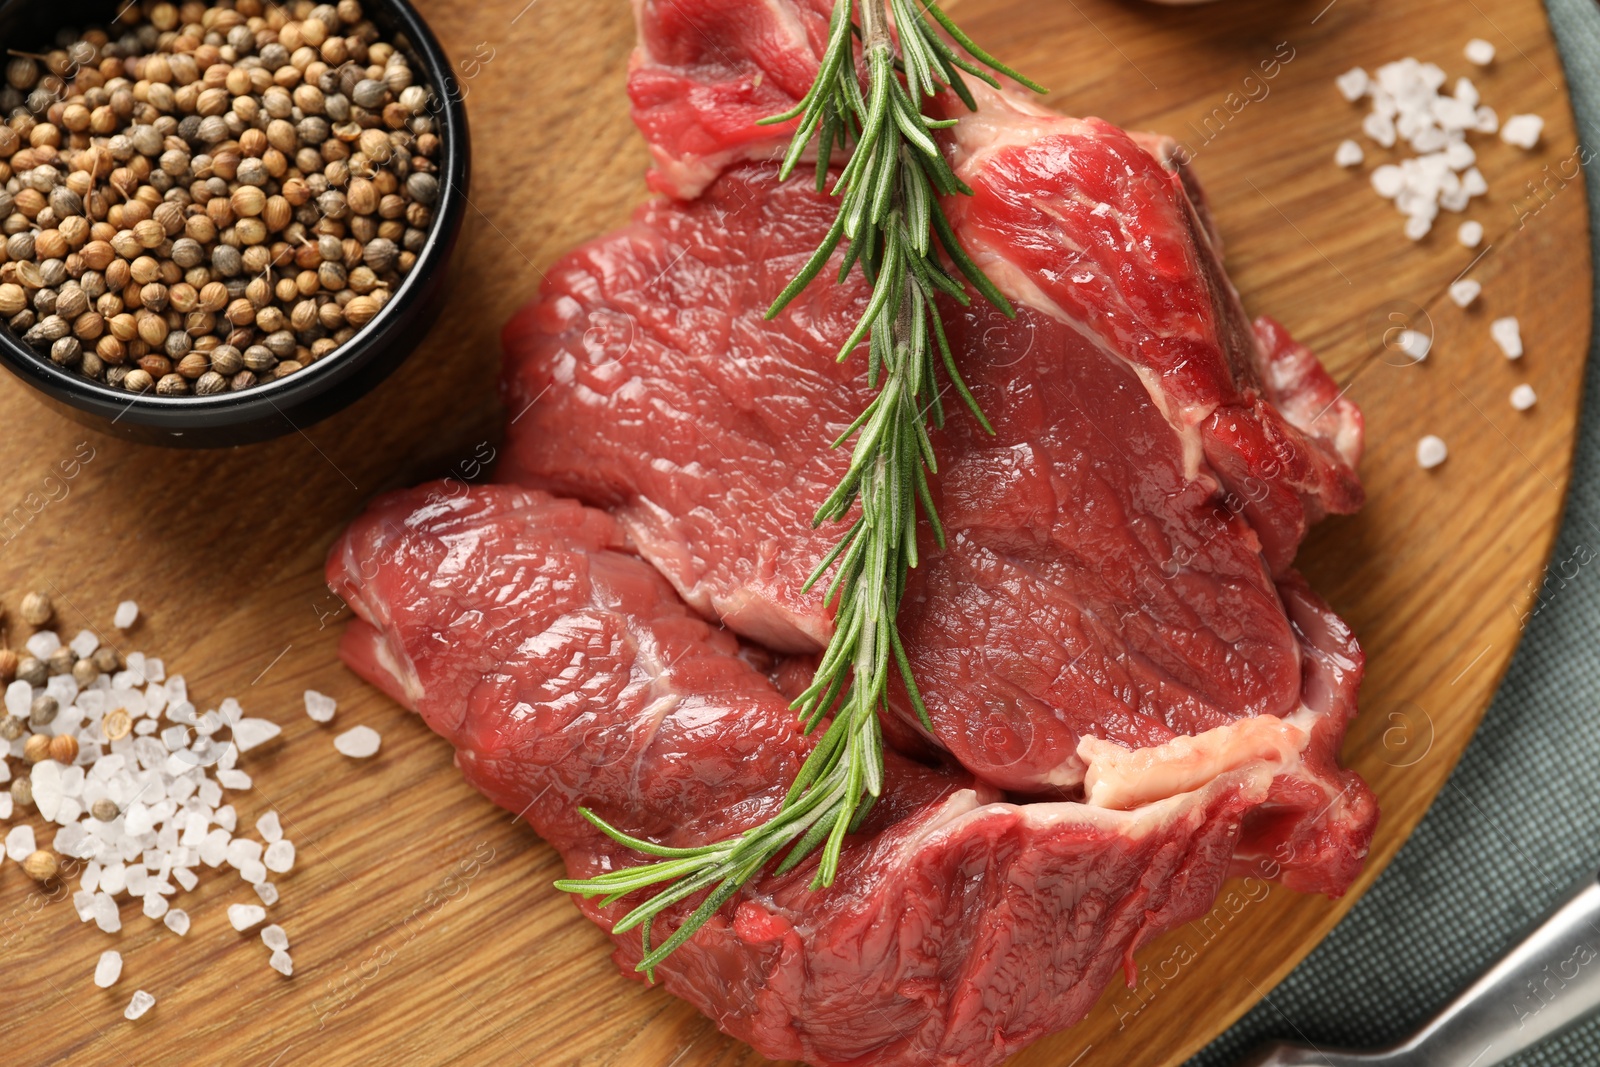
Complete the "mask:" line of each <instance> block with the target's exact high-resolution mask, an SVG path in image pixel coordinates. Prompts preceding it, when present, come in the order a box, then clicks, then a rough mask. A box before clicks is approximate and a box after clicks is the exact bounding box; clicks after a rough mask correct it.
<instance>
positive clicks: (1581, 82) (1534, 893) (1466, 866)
mask: <svg viewBox="0 0 1600 1067" xmlns="http://www.w3.org/2000/svg"><path fill="white" fill-rule="evenodd" d="M1547 5H1548V7H1549V10H1550V17H1551V21H1552V23H1553V25H1554V27H1555V31H1556V37H1557V40H1558V42H1559V44H1560V47H1561V54H1562V59H1563V60H1564V62H1565V65H1566V73H1567V79H1568V81H1569V82H1570V84H1571V88H1572V96H1573V106H1574V108H1575V110H1576V111H1577V116H1578V128H1579V130H1580V131H1581V135H1582V137H1583V140H1584V142H1585V143H1586V144H1588V145H1589V146H1590V147H1591V148H1593V147H1594V146H1595V144H1596V141H1597V140H1600V6H1597V5H1596V3H1595V0H1547ZM1497 43H1500V44H1501V45H1502V47H1501V49H1500V58H1499V60H1498V62H1500V63H1517V62H1526V60H1523V59H1521V58H1519V57H1518V56H1517V54H1516V52H1515V51H1514V50H1513V49H1512V48H1510V47H1509V46H1508V45H1506V44H1505V43H1504V42H1497ZM1586 177H1587V181H1588V193H1589V202H1590V214H1591V219H1592V220H1593V219H1600V176H1597V175H1596V174H1594V173H1593V172H1591V173H1589V174H1588V175H1587V176H1586ZM1591 225H1593V223H1591ZM1532 352H1536V349H1535V350H1530V358H1531V356H1532ZM1585 389H1586V395H1587V397H1588V402H1587V403H1586V404H1585V407H1584V415H1583V420H1582V429H1581V436H1580V439H1579V443H1578V451H1577V457H1576V466H1575V468H1574V470H1573V474H1572V488H1571V494H1570V496H1569V498H1568V502H1567V514H1566V520H1565V523H1564V526H1563V529H1562V533H1561V538H1560V541H1559V542H1558V543H1557V548H1556V555H1555V556H1554V557H1553V559H1555V560H1565V559H1568V558H1569V557H1573V556H1574V554H1575V553H1576V554H1577V559H1578V560H1580V561H1581V560H1583V559H1586V558H1595V559H1600V359H1595V358H1591V359H1590V360H1589V369H1588V378H1587V382H1586V385H1585ZM1569 573H1570V568H1569ZM1542 603H1543V605H1544V606H1543V607H1542V609H1541V610H1540V612H1539V613H1538V614H1537V615H1536V616H1534V617H1533V619H1532V620H1531V621H1530V622H1529V624H1528V628H1527V631H1526V633H1525V634H1524V635H1523V640H1522V645H1521V648H1520V649H1519V650H1518V652H1517V654H1516V657H1515V659H1514V660H1513V662H1512V665H1511V669H1510V672H1509V673H1508V674H1507V675H1506V679H1505V682H1504V684H1503V685H1502V686H1501V689H1500V692H1499V694H1498V695H1497V696H1496V697H1495V700H1494V704H1493V705H1492V706H1491V707H1490V709H1489V712H1488V715H1487V716H1486V717H1485V718H1484V721H1483V726H1482V727H1481V728H1480V729H1479V731H1478V734H1477V736H1476V737H1475V738H1474V739H1473V741H1472V744H1471V745H1470V746H1469V747H1468V749H1467V752H1466V754H1465V756H1464V757H1463V758H1462V761H1461V763H1460V765H1459V766H1458V767H1457V768H1456V770H1455V773H1454V774H1452V775H1451V777H1450V780H1449V782H1448V783H1447V784H1446V785H1445V787H1444V789H1443V790H1442V791H1441V792H1440V794H1439V797H1438V799H1437V800H1436V801H1435V802H1434V805H1433V808H1432V809H1431V810H1430V811H1429V812H1428V814H1427V817H1426V818H1424V819H1423V821H1422V823H1421V825H1420V826H1418V828H1417V831H1416V833H1415V834H1414V835H1413V836H1412V837H1411V840H1410V841H1408V842H1407V843H1406V845H1405V847H1404V848H1403V849H1402V850H1401V852H1400V855H1399V856H1398V857H1397V858H1396V859H1395V861H1394V863H1393V864H1391V865H1390V867H1389V869H1388V870H1386V871H1385V872H1384V873H1383V875H1382V877H1380V878H1379V879H1378V882H1377V884H1376V885H1375V886H1374V887H1373V888H1372V890H1371V891H1370V892H1369V893H1367V895H1366V896H1365V897H1363V898H1362V899H1361V900H1360V901H1359V902H1358V903H1357V904H1356V906H1355V907H1354V908H1353V909H1352V910H1351V912H1350V914H1349V915H1348V916H1346V918H1345V919H1344V921H1343V922H1341V923H1340V924H1339V925H1338V927H1336V928H1335V929H1334V931H1333V932H1332V933H1331V934H1330V935H1329V936H1328V938H1327V940H1326V941H1324V942H1323V943H1322V944H1321V945H1320V946H1318V947H1317V949H1316V950H1315V951H1314V952H1312V954H1311V955H1310V956H1308V957H1307V958H1306V960H1305V961H1304V962H1303V963H1301V965H1300V966H1299V967H1298V968H1296V969H1295V970H1294V972H1293V973H1291V974H1290V975H1289V977H1288V978H1287V979H1286V980H1285V981H1284V982H1283V983H1282V984H1281V985H1280V986H1278V988H1277V989H1275V990H1273V991H1272V992H1271V993H1270V994H1269V995H1268V996H1267V998H1266V999H1265V1001H1263V1002H1262V1003H1261V1004H1258V1005H1257V1006H1256V1007H1255V1008H1254V1009H1253V1010H1252V1011H1250V1012H1249V1013H1248V1014H1247V1015H1245V1017H1244V1018H1243V1019H1241V1020H1240V1021H1239V1023H1238V1024H1237V1025H1235V1026H1234V1027H1233V1028H1232V1029H1231V1030H1229V1031H1228V1032H1227V1033H1225V1034H1223V1035H1222V1036H1221V1037H1219V1038H1218V1039H1217V1040H1216V1041H1214V1042H1213V1043H1212V1044H1211V1045H1210V1046H1209V1047H1208V1048H1206V1049H1205V1050H1204V1051H1203V1052H1202V1053H1201V1054H1200V1055H1199V1056H1196V1057H1195V1058H1194V1059H1193V1060H1191V1061H1190V1064H1189V1067H1231V1065H1232V1064H1234V1063H1236V1062H1237V1061H1238V1060H1239V1059H1240V1058H1241V1057H1242V1056H1243V1055H1244V1054H1246V1053H1247V1052H1249V1051H1250V1050H1251V1049H1252V1048H1254V1047H1255V1046H1256V1045H1258V1044H1260V1043H1261V1042H1263V1041H1264V1040H1267V1039H1274V1038H1275V1039H1283V1040H1289V1041H1299V1042H1302V1043H1305V1042H1311V1043H1314V1044H1316V1045H1317V1046H1320V1047H1339V1046H1342V1047H1347V1048H1372V1047H1377V1046H1382V1045H1384V1044H1387V1043H1389V1042H1392V1041H1395V1040H1398V1039H1400V1038H1402V1037H1405V1036H1406V1035H1408V1034H1409V1033H1411V1032H1412V1031H1413V1030H1414V1029H1415V1028H1416V1027H1417V1026H1418V1025H1419V1024H1421V1023H1422V1022H1423V1021H1425V1020H1426V1019H1427V1018H1428V1016H1430V1015H1431V1014H1433V1012H1435V1011H1436V1010H1438V1008H1440V1007H1441V1006H1443V1005H1444V1003H1445V1002H1446V1001H1448V1000H1449V999H1450V997H1452V996H1453V995H1454V994H1455V992H1456V991H1457V990H1459V989H1461V988H1463V987H1464V986H1465V985H1467V984H1468V983H1469V982H1470V981H1471V980H1472V979H1474V978H1475V977H1477V975H1478V974H1479V973H1480V972H1481V971H1482V970H1483V969H1484V968H1485V967H1486V966H1487V965H1488V964H1489V963H1491V962H1493V960H1494V959H1495V958H1496V957H1498V956H1499V955H1500V953H1501V952H1502V951H1503V950H1504V948H1505V947H1506V946H1507V945H1508V944H1510V942H1511V941H1512V940H1514V939H1515V938H1516V937H1517V936H1518V935H1519V934H1520V933H1521V932H1522V931H1523V930H1524V929H1526V928H1527V927H1528V926H1529V925H1530V924H1531V923H1533V922H1534V921H1536V920H1537V919H1539V918H1540V917H1541V916H1542V915H1544V914H1545V912H1546V911H1547V910H1548V909H1549V908H1550V907H1551V906H1552V905H1553V904H1554V903H1555V902H1556V901H1557V900H1558V899H1559V898H1560V897H1561V896H1562V895H1563V894H1564V893H1565V892H1566V891H1567V889H1568V888H1569V887H1570V886H1571V885H1572V884H1573V883H1574V882H1575V881H1576V880H1577V879H1578V878H1579V877H1581V876H1582V875H1583V874H1584V873H1585V872H1593V871H1594V870H1596V869H1597V868H1600V566H1586V567H1584V568H1583V569H1582V570H1581V571H1580V572H1579V574H1578V576H1577V577H1576V578H1574V579H1573V580H1571V581H1570V582H1567V583H1565V584H1562V583H1561V582H1560V580H1559V579H1554V580H1552V581H1550V582H1547V584H1546V586H1545V588H1544V590H1543V592H1542ZM1510 1062H1511V1063H1513V1064H1516V1065H1517V1067H1567V1065H1575V1064H1583V1065H1593V1064H1600V1018H1596V1019H1595V1020H1593V1021H1591V1022H1589V1023H1587V1024H1584V1025H1580V1026H1579V1027H1577V1028H1576V1029H1574V1030H1572V1031H1569V1032H1568V1033H1566V1034H1565V1035H1563V1036H1561V1037H1559V1038H1556V1039H1555V1040H1553V1041H1551V1042H1549V1043H1547V1044H1546V1045H1544V1046H1543V1047H1541V1048H1539V1049H1536V1050H1534V1051H1531V1052H1528V1053H1524V1054H1523V1055H1522V1056H1520V1057H1518V1058H1516V1059H1514V1060H1511V1061H1510ZM1459 1067H1466V1065H1465V1064H1462V1065H1459Z"/></svg>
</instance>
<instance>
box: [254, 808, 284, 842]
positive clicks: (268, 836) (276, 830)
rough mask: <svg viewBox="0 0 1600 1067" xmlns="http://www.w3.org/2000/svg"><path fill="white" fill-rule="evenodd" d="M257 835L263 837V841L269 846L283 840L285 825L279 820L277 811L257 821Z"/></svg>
mask: <svg viewBox="0 0 1600 1067" xmlns="http://www.w3.org/2000/svg"><path fill="white" fill-rule="evenodd" d="M256 833H258V834H260V835H261V840H263V841H265V842H266V843H267V844H269V845H270V844H272V843H273V842H274V841H281V840H282V839H283V824H282V823H281V822H280V821H279V819H278V813H277V812H276V811H269V812H267V813H266V814H265V815H263V816H261V818H259V819H257V820H256Z"/></svg>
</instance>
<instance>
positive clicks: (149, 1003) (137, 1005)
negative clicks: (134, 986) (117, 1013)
mask: <svg viewBox="0 0 1600 1067" xmlns="http://www.w3.org/2000/svg"><path fill="white" fill-rule="evenodd" d="M155 1004H156V998H155V997H152V996H151V995H150V994H149V993H146V992H145V991H144V990H142V989H139V990H135V991H134V994H133V999H132V1000H130V1001H128V1010H127V1011H125V1012H123V1013H122V1017H123V1018H124V1019H137V1018H138V1017H139V1016H141V1015H143V1014H144V1013H145V1012H147V1011H149V1010H150V1009H151V1008H153V1007H155Z"/></svg>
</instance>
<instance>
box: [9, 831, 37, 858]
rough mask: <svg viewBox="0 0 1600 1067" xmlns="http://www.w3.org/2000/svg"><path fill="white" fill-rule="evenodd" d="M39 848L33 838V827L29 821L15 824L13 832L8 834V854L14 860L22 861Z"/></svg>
mask: <svg viewBox="0 0 1600 1067" xmlns="http://www.w3.org/2000/svg"><path fill="white" fill-rule="evenodd" d="M37 850H38V849H37V846H35V844H34V840H33V827H31V826H29V825H28V824H27V823H23V824H22V825H21V826H13V827H12V828H11V832H10V833H8V834H6V855H7V856H9V857H10V858H11V860H12V862H14V863H21V862H22V861H23V860H25V859H27V858H28V857H29V856H31V855H33V854H34V852H36V851H37Z"/></svg>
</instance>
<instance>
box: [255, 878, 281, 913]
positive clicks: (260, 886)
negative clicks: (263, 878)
mask: <svg viewBox="0 0 1600 1067" xmlns="http://www.w3.org/2000/svg"><path fill="white" fill-rule="evenodd" d="M255 889H256V896H258V897H260V898H261V903H263V904H265V905H267V906H268V907H271V906H272V905H274V904H276V903H277V902H278V887H277V886H275V885H273V884H272V883H271V882H257V883H256V887H255Z"/></svg>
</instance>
